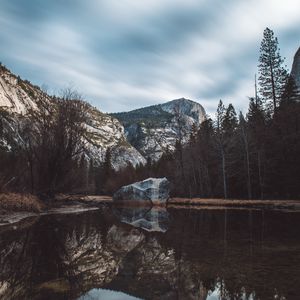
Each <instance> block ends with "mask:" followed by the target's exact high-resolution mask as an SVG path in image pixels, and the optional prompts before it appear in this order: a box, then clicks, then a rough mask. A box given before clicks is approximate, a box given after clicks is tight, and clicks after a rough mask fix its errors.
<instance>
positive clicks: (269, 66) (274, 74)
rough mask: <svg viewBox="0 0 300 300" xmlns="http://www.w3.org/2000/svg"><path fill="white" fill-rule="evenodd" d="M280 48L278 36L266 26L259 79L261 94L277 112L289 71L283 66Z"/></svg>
mask: <svg viewBox="0 0 300 300" xmlns="http://www.w3.org/2000/svg"><path fill="white" fill-rule="evenodd" d="M279 50H280V49H279V48H278V39H277V37H275V36H274V32H273V31H272V30H271V29H269V28H266V29H265V30H264V33H263V40H262V42H261V46H260V56H259V65H258V68H259V78H258V80H259V84H260V90H259V91H260V94H261V95H262V97H263V100H264V101H265V103H266V108H267V109H268V110H269V111H270V112H275V110H276V108H277V106H278V102H279V100H280V97H281V94H282V92H283V88H284V86H285V83H286V80H287V71H286V69H285V68H284V67H283V63H284V59H282V57H281V56H280V53H279ZM270 102H271V103H272V105H271V109H270Z"/></svg>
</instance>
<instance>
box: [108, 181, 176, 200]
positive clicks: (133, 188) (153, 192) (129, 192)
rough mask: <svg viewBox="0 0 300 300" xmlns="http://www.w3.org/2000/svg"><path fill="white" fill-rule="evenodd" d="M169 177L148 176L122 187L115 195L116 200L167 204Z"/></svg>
mask: <svg viewBox="0 0 300 300" xmlns="http://www.w3.org/2000/svg"><path fill="white" fill-rule="evenodd" d="M169 192H170V183H169V181H168V180H167V178H148V179H146V180H143V181H139V182H135V183H133V184H129V185H126V186H123V187H121V188H120V189H119V190H118V191H117V192H115V194H114V195H113V200H114V201H115V202H123V203H124V202H137V203H139V204H142V205H165V204H166V202H167V200H168V199H169Z"/></svg>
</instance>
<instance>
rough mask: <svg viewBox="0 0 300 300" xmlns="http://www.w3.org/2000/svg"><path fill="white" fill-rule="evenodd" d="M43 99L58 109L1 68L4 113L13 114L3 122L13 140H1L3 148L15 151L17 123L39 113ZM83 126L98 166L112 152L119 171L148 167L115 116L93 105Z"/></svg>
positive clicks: (0, 93)
mask: <svg viewBox="0 0 300 300" xmlns="http://www.w3.org/2000/svg"><path fill="white" fill-rule="evenodd" d="M39 99H43V101H45V102H47V103H49V105H55V100H54V99H53V97H51V96H49V95H47V94H46V93H45V92H43V91H42V90H41V89H40V88H39V87H37V86H34V85H32V84H31V83H30V82H29V81H27V80H22V79H21V78H20V77H17V76H15V75H14V74H13V73H11V72H10V71H9V70H8V69H6V68H5V67H4V66H1V65H0V109H1V110H2V111H5V112H7V113H9V115H7V116H6V118H5V120H4V121H3V122H4V127H5V128H4V131H7V134H6V135H7V136H8V137H9V138H10V139H11V140H13V141H8V140H7V139H6V140H0V147H1V145H2V146H5V147H6V148H7V149H8V150H9V149H11V148H12V145H11V143H12V142H14V143H15V144H17V143H18V140H17V139H18V138H19V136H18V134H17V133H16V128H17V126H16V124H15V121H16V119H17V118H18V117H20V116H25V117H26V114H27V112H28V111H29V110H30V109H38V105H37V103H38V101H39ZM83 126H85V127H86V129H87V135H86V137H85V139H86V148H87V151H86V153H85V154H86V157H89V158H92V159H93V161H94V162H95V163H96V164H97V163H101V162H102V161H103V160H104V158H105V153H106V150H107V149H108V148H110V149H111V152H112V165H113V167H114V169H116V170H118V169H120V168H123V167H126V166H127V164H128V163H131V164H132V165H133V166H137V165H139V164H145V163H146V160H145V158H144V157H143V156H142V155H141V154H140V153H139V152H138V151H137V150H136V149H135V148H134V147H132V145H130V144H129V143H128V142H127V140H126V136H125V132H124V127H123V126H122V124H121V123H120V122H119V121H118V120H117V119H115V118H113V117H112V116H109V115H107V114H104V113H102V112H100V111H99V110H98V109H97V108H95V107H92V106H91V105H90V106H89V111H88V121H87V123H86V124H83ZM14 131H15V134H14ZM4 133H5V132H4ZM14 136H16V137H14ZM20 142H21V141H19V144H20Z"/></svg>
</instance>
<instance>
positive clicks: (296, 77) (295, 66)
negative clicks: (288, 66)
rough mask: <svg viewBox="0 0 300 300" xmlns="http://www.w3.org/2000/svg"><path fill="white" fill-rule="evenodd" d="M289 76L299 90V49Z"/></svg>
mask: <svg viewBox="0 0 300 300" xmlns="http://www.w3.org/2000/svg"><path fill="white" fill-rule="evenodd" d="M291 75H292V76H293V77H294V80H295V82H296V84H297V86H298V88H299V89H300V47H299V49H298V50H297V52H296V54H295V56H294V61H293V67H292V72H291Z"/></svg>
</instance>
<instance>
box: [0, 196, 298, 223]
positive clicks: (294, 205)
mask: <svg viewBox="0 0 300 300" xmlns="http://www.w3.org/2000/svg"><path fill="white" fill-rule="evenodd" d="M112 204H113V200H112V197H110V196H96V195H95V196H94V195H57V196H56V197H55V199H53V200H52V201H51V202H50V203H49V204H48V206H46V205H45V206H44V207H43V209H42V210H41V211H39V212H37V211H30V210H5V209H4V208H3V207H2V208H1V206H0V226H1V227H2V226H5V225H12V224H15V223H18V222H20V221H22V220H24V219H27V218H31V217H40V216H43V215H49V214H71V213H80V212H85V211H90V210H97V209H99V208H100V207H103V206H108V205H112ZM130 206H131V207H134V205H130ZM154 207H156V206H154ZM166 207H167V208H174V209H283V210H284V209H288V210H292V211H300V200H238V199H230V200H229V199H226V200H225V199H203V198H179V197H174V198H170V199H169V200H168V201H167V204H166Z"/></svg>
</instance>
